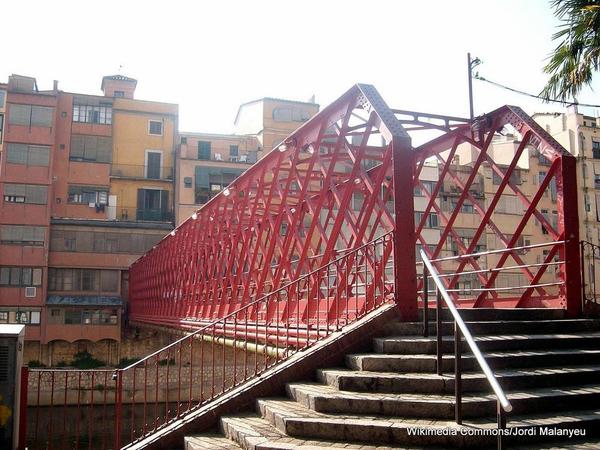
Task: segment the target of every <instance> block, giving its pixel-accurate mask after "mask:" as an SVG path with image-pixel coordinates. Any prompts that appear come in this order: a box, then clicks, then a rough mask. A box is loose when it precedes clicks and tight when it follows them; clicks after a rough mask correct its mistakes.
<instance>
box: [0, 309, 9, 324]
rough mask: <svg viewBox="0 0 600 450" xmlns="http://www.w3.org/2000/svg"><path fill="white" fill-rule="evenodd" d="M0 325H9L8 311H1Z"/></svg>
mask: <svg viewBox="0 0 600 450" xmlns="http://www.w3.org/2000/svg"><path fill="white" fill-rule="evenodd" d="M0 323H8V311H0Z"/></svg>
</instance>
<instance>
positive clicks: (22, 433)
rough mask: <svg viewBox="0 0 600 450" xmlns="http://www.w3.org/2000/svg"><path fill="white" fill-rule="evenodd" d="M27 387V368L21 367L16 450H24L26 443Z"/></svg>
mask: <svg viewBox="0 0 600 450" xmlns="http://www.w3.org/2000/svg"><path fill="white" fill-rule="evenodd" d="M28 387H29V367H27V366H23V367H21V387H20V393H19V396H20V398H19V436H18V438H17V436H15V438H17V439H18V447H17V448H18V449H19V450H25V448H26V447H25V445H26V443H27V392H28Z"/></svg>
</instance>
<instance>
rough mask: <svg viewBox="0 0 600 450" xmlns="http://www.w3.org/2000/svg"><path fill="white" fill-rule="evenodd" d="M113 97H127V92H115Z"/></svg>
mask: <svg viewBox="0 0 600 450" xmlns="http://www.w3.org/2000/svg"><path fill="white" fill-rule="evenodd" d="M113 97H115V98H122V97H125V92H124V91H115V92H113Z"/></svg>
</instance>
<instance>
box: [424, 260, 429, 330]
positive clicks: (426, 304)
mask: <svg viewBox="0 0 600 450" xmlns="http://www.w3.org/2000/svg"><path fill="white" fill-rule="evenodd" d="M428 280H429V271H428V270H427V266H426V265H425V264H423V336H424V337H428V336H429V282H428Z"/></svg>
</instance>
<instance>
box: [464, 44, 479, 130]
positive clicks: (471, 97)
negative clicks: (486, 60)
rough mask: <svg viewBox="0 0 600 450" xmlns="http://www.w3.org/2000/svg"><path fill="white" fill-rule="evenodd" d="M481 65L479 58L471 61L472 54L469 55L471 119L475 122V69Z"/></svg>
mask: <svg viewBox="0 0 600 450" xmlns="http://www.w3.org/2000/svg"><path fill="white" fill-rule="evenodd" d="M479 64H481V60H480V59H479V58H475V59H473V60H472V59H471V53H467V72H468V79H469V117H470V118H471V120H473V117H474V115H475V114H474V112H473V69H474V68H475V67H477V66H478V65H479Z"/></svg>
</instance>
